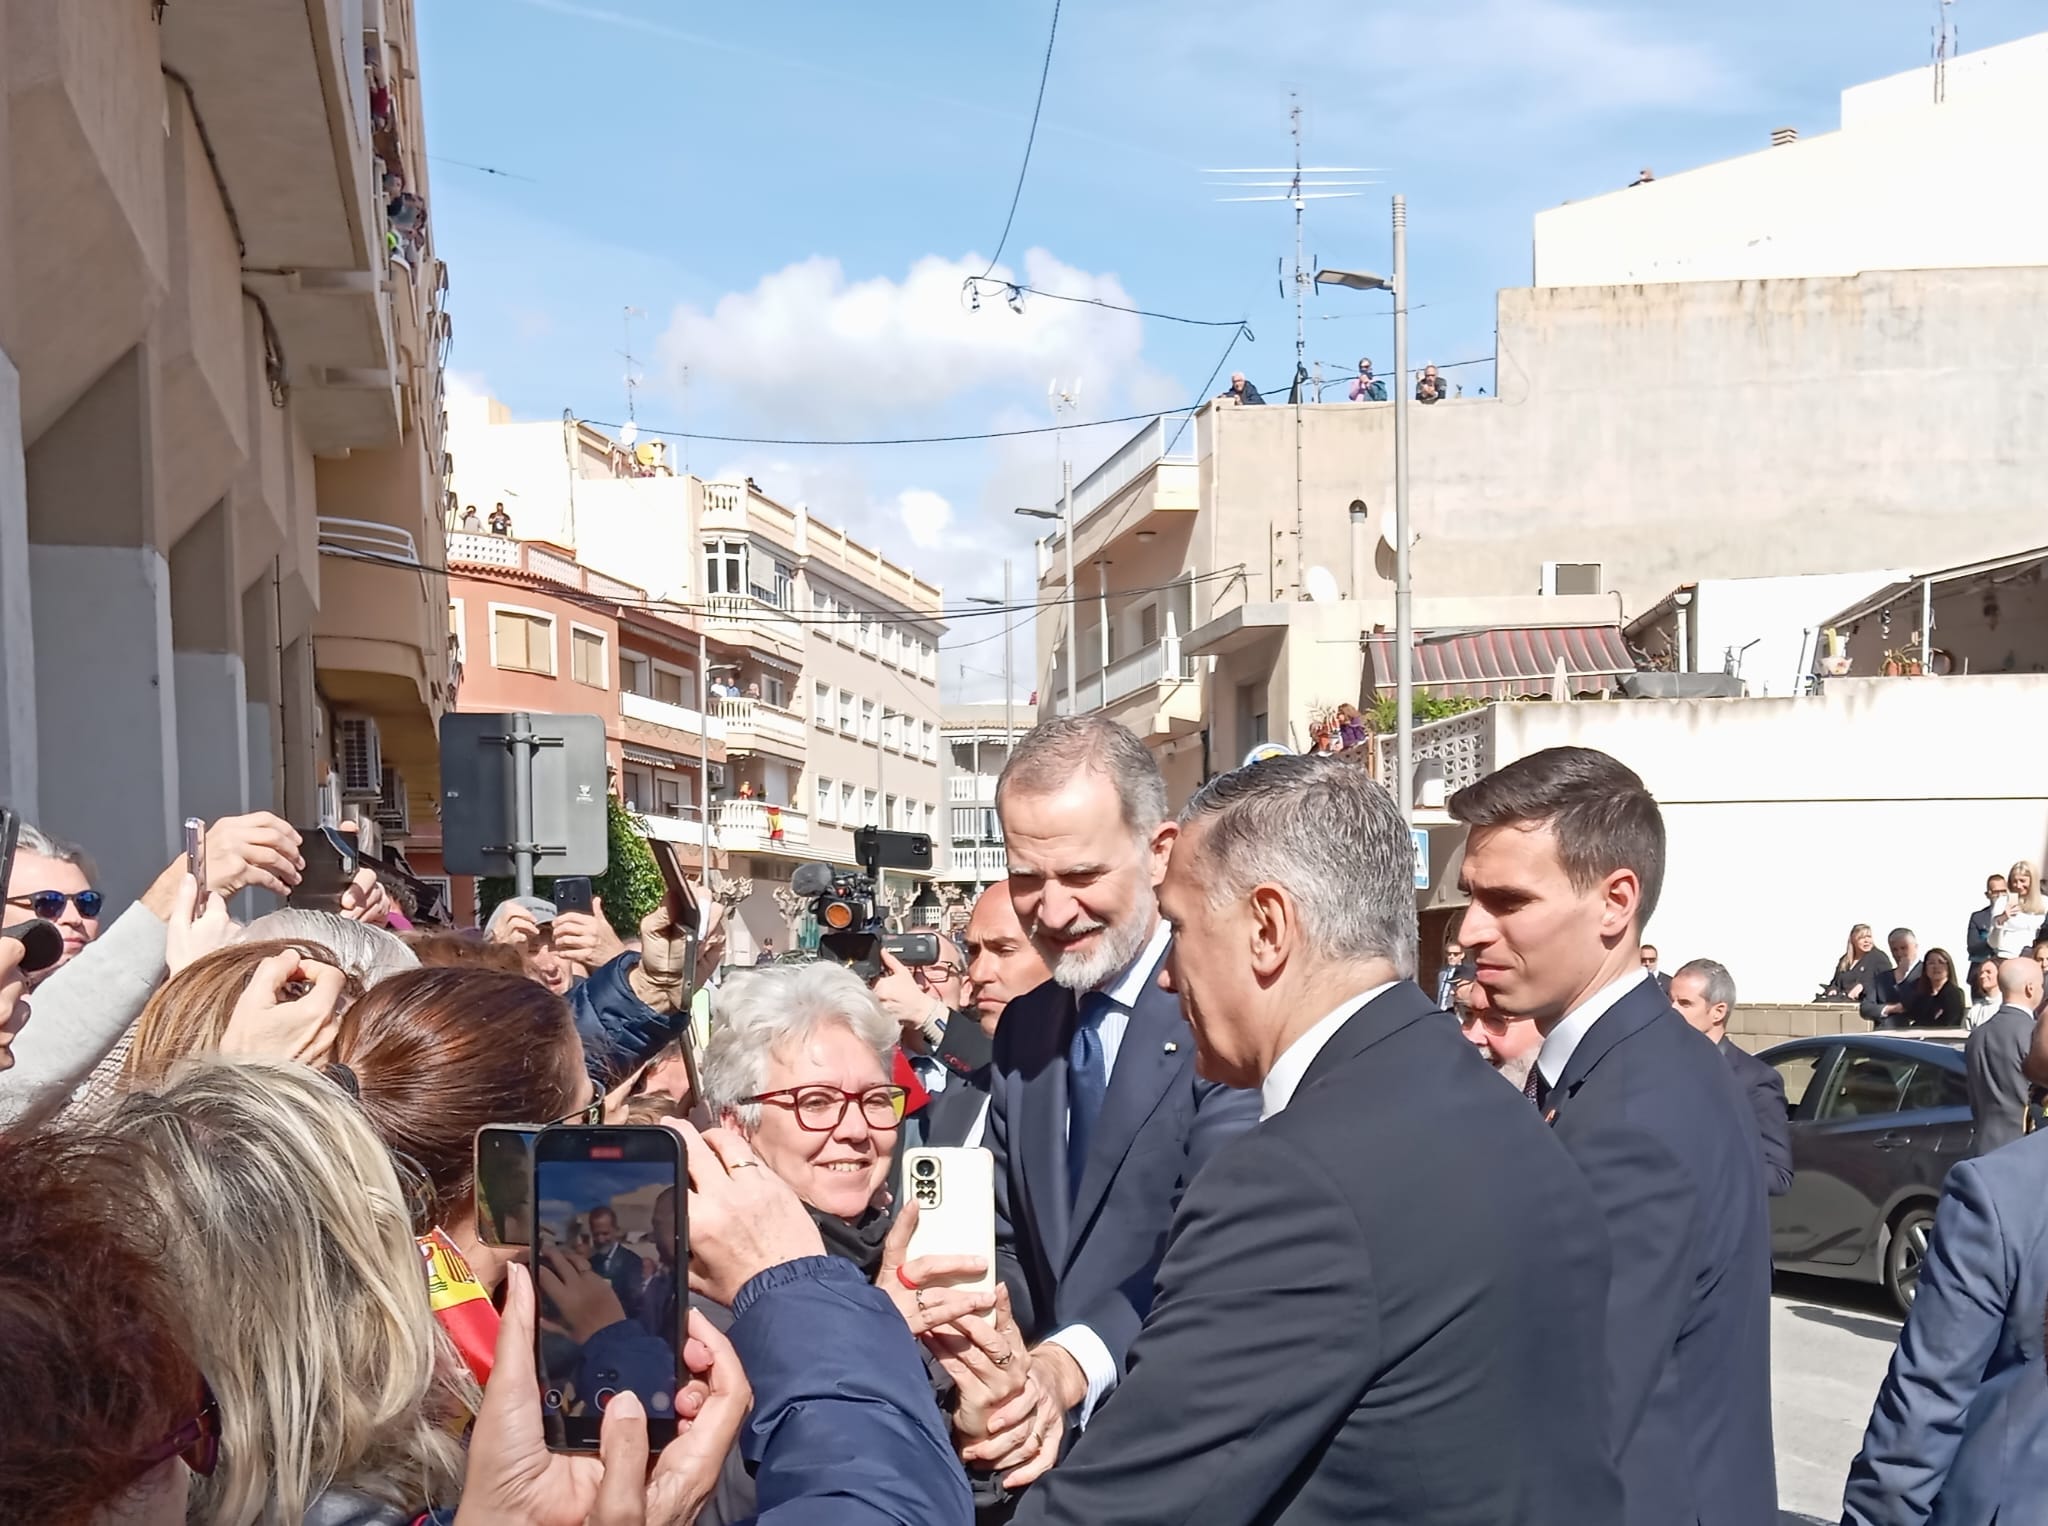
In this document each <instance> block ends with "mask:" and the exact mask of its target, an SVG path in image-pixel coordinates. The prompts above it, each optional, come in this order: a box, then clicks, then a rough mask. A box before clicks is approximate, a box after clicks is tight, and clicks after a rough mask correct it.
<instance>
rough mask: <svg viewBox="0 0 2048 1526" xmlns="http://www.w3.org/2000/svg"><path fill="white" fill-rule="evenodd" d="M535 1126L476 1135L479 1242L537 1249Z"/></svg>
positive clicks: (500, 1126) (496, 1127) (486, 1129)
mask: <svg viewBox="0 0 2048 1526" xmlns="http://www.w3.org/2000/svg"><path fill="white" fill-rule="evenodd" d="M540 1131H541V1125H540V1124H537V1123H487V1124H485V1125H484V1126H483V1127H482V1128H480V1129H478V1130H477V1131H476V1237H477V1239H478V1240H479V1241H480V1242H482V1243H483V1244H485V1245H494V1246H497V1247H499V1248H500V1249H505V1250H531V1249H532V1247H533V1142H534V1141H535V1140H536V1139H538V1138H539V1137H540Z"/></svg>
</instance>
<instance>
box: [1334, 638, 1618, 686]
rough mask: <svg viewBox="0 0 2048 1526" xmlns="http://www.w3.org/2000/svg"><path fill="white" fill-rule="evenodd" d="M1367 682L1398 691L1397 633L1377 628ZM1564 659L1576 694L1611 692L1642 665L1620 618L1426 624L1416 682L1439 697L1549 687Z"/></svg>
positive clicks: (1418, 645)
mask: <svg viewBox="0 0 2048 1526" xmlns="http://www.w3.org/2000/svg"><path fill="white" fill-rule="evenodd" d="M1365 643H1366V664H1367V668H1366V675H1365V681H1366V688H1367V690H1368V691H1369V692H1372V693H1375V694H1391V693H1393V692H1394V638H1393V635H1392V634H1391V633H1390V632H1387V631H1372V632H1369V633H1368V634H1367V636H1366V638H1365ZM1559 662H1562V663H1563V664H1564V673H1565V683H1566V685H1567V686H1568V689H1569V692H1570V693H1571V694H1572V695H1580V694H1605V693H1607V692H1608V691H1609V690H1611V689H1613V688H1614V687H1616V682H1617V680H1619V679H1620V678H1621V676H1622V675H1623V674H1625V673H1633V672H1634V671H1635V670H1636V665H1635V663H1634V662H1633V661H1632V660H1631V659H1630V657H1629V655H1628V645H1627V643H1626V642H1624V641H1623V640H1622V639H1621V628H1620V627H1619V626H1614V625H1540V626H1517V627H1512V628H1508V629H1503V630H1477V631H1475V630H1459V631H1424V632H1422V633H1421V634H1419V635H1418V636H1417V637H1416V638H1415V686H1416V688H1418V689H1427V690H1429V692H1430V693H1431V694H1434V695H1437V696H1439V697H1441V698H1448V697H1452V696H1457V697H1461V698H1470V699H1516V698H1521V697H1524V696H1529V695H1537V694H1544V695H1551V697H1552V698H1556V697H1557V696H1556V695H1554V694H1552V690H1553V689H1554V688H1555V687H1556V676H1557V665H1558V663H1559Z"/></svg>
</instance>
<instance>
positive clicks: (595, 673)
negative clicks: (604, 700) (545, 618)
mask: <svg viewBox="0 0 2048 1526" xmlns="http://www.w3.org/2000/svg"><path fill="white" fill-rule="evenodd" d="M604 647H605V641H604V632H603V631H594V630H591V629H590V628H589V627H588V626H584V625H575V624H572V625H570V627H569V676H570V677H571V678H573V679H575V680H576V682H578V683H580V684H589V685H590V686H591V687H592V688H593V689H602V688H603V687H604V686H605V652H604Z"/></svg>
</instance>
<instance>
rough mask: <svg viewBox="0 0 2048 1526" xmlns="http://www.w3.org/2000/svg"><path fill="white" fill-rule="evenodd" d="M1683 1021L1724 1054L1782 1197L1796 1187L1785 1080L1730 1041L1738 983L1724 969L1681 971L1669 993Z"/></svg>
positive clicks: (1767, 1178)
mask: <svg viewBox="0 0 2048 1526" xmlns="http://www.w3.org/2000/svg"><path fill="white" fill-rule="evenodd" d="M1666 994H1667V995H1668V996H1670V998H1671V1005H1672V1006H1674V1007H1676V1008H1677V1009H1678V1015H1679V1016H1680V1017H1682V1018H1684V1019H1685V1020H1686V1021H1687V1022H1688V1023H1691V1024H1692V1026H1693V1027H1694V1028H1695V1029H1696V1030H1697V1031H1699V1032H1701V1033H1704V1034H1705V1035H1706V1036H1707V1038H1708V1039H1709V1041H1711V1042H1712V1044H1713V1046H1714V1047H1715V1048H1716V1049H1718V1050H1720V1051H1721V1058H1722V1059H1724V1060H1726V1061H1727V1062H1728V1068H1729V1070H1731V1071H1733V1072H1734V1073H1735V1079H1736V1080H1737V1081H1738V1082H1740V1083H1741V1085H1742V1095H1743V1096H1744V1097H1746V1098H1748V1099H1749V1108H1750V1111H1751V1112H1753V1113H1755V1114H1756V1136H1757V1142H1758V1143H1759V1144H1761V1145H1762V1146H1763V1151H1764V1190H1765V1191H1766V1192H1767V1193H1769V1194H1770V1195H1771V1196H1772V1197H1777V1196H1778V1195H1779V1194H1781V1193H1782V1192H1784V1191H1785V1190H1786V1189H1787V1188H1788V1187H1790V1186H1791V1185H1792V1115H1791V1114H1790V1113H1789V1112H1787V1111H1786V1108H1785V1078H1784V1077H1783V1076H1781V1075H1779V1074H1778V1073H1777V1071H1775V1070H1773V1069H1772V1068H1771V1067H1770V1066H1768V1065H1766V1064H1765V1063H1764V1062H1763V1061H1762V1060H1759V1059H1758V1058H1757V1057H1756V1056H1755V1055H1753V1054H1751V1053H1750V1052H1749V1051H1748V1050H1746V1049H1744V1048H1743V1047H1742V1046H1741V1045H1739V1044H1735V1043H1731V1042H1730V1041H1729V1038H1728V1016H1729V1014H1730V1013H1732V1012H1733V1011H1734V1010H1735V977H1734V976H1733V975H1730V974H1729V973H1728V967H1727V966H1726V965H1725V964H1719V963H1716V962H1715V961H1714V960H1712V959H1694V960H1690V961H1688V962H1687V963H1685V964H1682V965H1680V966H1679V967H1678V973H1677V974H1676V975H1673V976H1672V977H1671V984H1670V986H1669V988H1668V989H1667V991H1666Z"/></svg>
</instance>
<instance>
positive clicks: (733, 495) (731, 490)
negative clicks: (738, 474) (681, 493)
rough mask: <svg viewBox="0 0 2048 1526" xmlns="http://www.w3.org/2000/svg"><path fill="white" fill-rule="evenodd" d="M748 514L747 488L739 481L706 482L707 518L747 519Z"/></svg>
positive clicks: (705, 504)
mask: <svg viewBox="0 0 2048 1526" xmlns="http://www.w3.org/2000/svg"><path fill="white" fill-rule="evenodd" d="M746 516H747V490H746V488H744V487H743V486H741V485H740V484H739V483H737V482H707V483H705V484H704V517H705V518H706V519H745V518H746Z"/></svg>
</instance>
